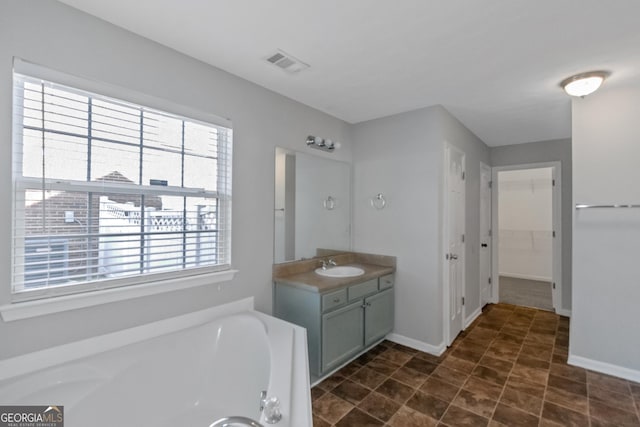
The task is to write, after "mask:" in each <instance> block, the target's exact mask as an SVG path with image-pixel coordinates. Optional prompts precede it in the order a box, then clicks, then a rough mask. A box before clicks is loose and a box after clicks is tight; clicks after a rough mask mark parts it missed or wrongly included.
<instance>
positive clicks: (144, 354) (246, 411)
mask: <svg viewBox="0 0 640 427" xmlns="http://www.w3.org/2000/svg"><path fill="white" fill-rule="evenodd" d="M262 391H266V396H267V397H274V396H275V397H277V398H278V399H279V400H280V411H281V413H282V419H281V420H280V421H279V422H277V423H275V424H268V423H267V422H266V420H265V417H264V414H262V413H261V411H260V400H261V392H262ZM0 405H63V406H64V417H65V426H66V427H76V426H77V427H85V426H104V427H107V426H109V427H111V426H114V425H118V426H123V427H124V426H131V427H145V426H164V427H176V426H181V427H192V426H193V427H196V426H203V427H209V425H211V424H212V423H213V422H215V421H217V420H219V419H220V418H224V417H230V416H242V417H247V418H249V419H253V420H255V421H258V422H260V423H261V424H263V425H264V426H269V425H274V426H277V427H294V426H295V427H311V426H312V420H311V399H310V392H309V372H308V363H307V344H306V331H305V330H304V329H303V328H300V327H298V326H295V325H292V324H290V323H287V322H284V321H282V320H280V319H276V318H274V317H271V316H268V315H265V314H263V313H259V312H256V311H254V310H253V300H252V299H251V298H249V299H246V300H241V301H238V302H234V303H231V304H227V305H224V306H221V307H215V308H212V309H209V310H204V311H200V312H196V313H190V314H187V315H184V316H180V317H176V318H172V319H167V320H162V321H159V322H154V323H151V324H147V325H143V326H139V327H136V328H132V329H127V330H124V331H119V332H115V333H111V334H108V335H103V336H99V337H95V338H90V339H87V340H83V341H78V342H75V343H71V344H65V345H62V346H59V347H54V348H50V349H46V350H43V351H39V352H35V353H30V354H26V355H23V356H19V357H16V358H12V359H7V360H4V361H0ZM232 425H234V426H235V425H236V424H232Z"/></svg>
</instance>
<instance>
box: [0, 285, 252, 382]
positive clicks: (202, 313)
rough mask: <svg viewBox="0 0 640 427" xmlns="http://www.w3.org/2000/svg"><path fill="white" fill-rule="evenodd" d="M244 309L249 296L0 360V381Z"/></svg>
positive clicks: (249, 303)
mask: <svg viewBox="0 0 640 427" xmlns="http://www.w3.org/2000/svg"><path fill="white" fill-rule="evenodd" d="M247 311H250V312H252V313H258V312H257V311H255V309H254V299H253V297H248V298H244V299H241V300H237V301H233V302H230V303H226V304H223V305H219V306H215V307H211V308H207V309H204V310H199V311H194V312H191V313H187V314H183V315H179V316H175V317H170V318H167V319H162V320H158V321H155V322H150V323H145V324H142V325H139V326H134V327H132V328H127V329H121V330H118V331H114V332H109V333H107V334H103V335H97V336H95V337H90V338H85V339H83V340H79V341H74V342H70V343H67V344H61V345H58V346H53V347H49V348H46V349H43V350H38V351H34V352H31V353H25V354H21V355H18V356H14V357H11V358H8V359H4V360H0V382H2V381H6V380H10V379H12V378H16V377H19V376H22V375H26V374H29V373H33V372H37V371H40V370H43V369H47V368H51V367H54V366H57V365H60V364H63V363H67V362H73V361H75V360H79V359H83V358H86V357H90V356H93V355H95V354H98V353H103V352H106V351H109V350H113V349H116V348H120V347H124V346H126V345H130V344H135V343H138V342H141V341H145V340H148V339H152V338H156V337H159V336H162V335H167V334H170V333H173V332H178V331H181V330H184V329H188V328H192V327H195V326H199V325H203V324H205V323H209V322H211V321H214V320H216V319H218V318H221V317H225V316H230V315H232V314H236V313H240V312H247Z"/></svg>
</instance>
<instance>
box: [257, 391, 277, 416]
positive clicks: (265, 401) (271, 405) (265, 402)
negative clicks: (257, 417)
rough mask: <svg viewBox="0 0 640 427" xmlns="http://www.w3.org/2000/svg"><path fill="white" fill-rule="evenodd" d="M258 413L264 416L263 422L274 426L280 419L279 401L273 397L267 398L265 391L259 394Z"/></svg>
mask: <svg viewBox="0 0 640 427" xmlns="http://www.w3.org/2000/svg"><path fill="white" fill-rule="evenodd" d="M260 412H262V413H263V415H264V421H265V422H266V423H269V424H275V423H277V422H278V421H280V420H281V419H282V412H280V400H279V399H278V398H277V397H275V396H273V397H267V391H266V390H263V391H262V392H261V393H260Z"/></svg>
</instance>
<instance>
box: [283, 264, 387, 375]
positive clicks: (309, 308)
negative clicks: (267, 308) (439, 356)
mask: <svg viewBox="0 0 640 427" xmlns="http://www.w3.org/2000/svg"><path fill="white" fill-rule="evenodd" d="M393 310H394V298H393V274H387V275H384V276H381V277H377V278H374V279H370V280H366V281H364V282H360V283H353V284H350V285H348V286H345V287H342V288H340V289H334V290H331V291H328V292H324V293H321V292H318V291H317V290H316V289H313V288H312V287H299V286H295V285H292V284H288V283H281V282H278V281H276V282H275V287H274V315H275V316H276V317H279V318H281V319H284V320H287V321H290V322H292V323H296V324H298V325H300V326H303V327H305V328H306V329H307V341H308V345H309V370H310V371H311V374H312V375H314V376H315V377H321V376H322V375H324V374H326V373H328V372H330V371H331V370H333V369H335V368H337V367H338V366H340V365H341V364H343V363H345V362H347V361H348V360H349V359H350V358H352V357H354V356H355V355H357V354H359V353H361V352H362V351H364V350H365V349H367V348H368V347H371V346H372V345H374V344H376V343H377V342H379V341H380V340H382V339H383V338H384V337H385V336H386V335H387V334H388V333H390V332H391V331H392V330H393V318H394V315H393V314H394V313H393Z"/></svg>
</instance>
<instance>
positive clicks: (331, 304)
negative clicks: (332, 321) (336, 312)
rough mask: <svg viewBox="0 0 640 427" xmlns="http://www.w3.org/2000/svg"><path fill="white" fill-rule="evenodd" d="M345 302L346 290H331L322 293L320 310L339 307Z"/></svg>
mask: <svg viewBox="0 0 640 427" xmlns="http://www.w3.org/2000/svg"><path fill="white" fill-rule="evenodd" d="M346 302H347V290H346V289H340V290H339V291H335V292H331V293H329V294H326V295H322V311H323V312H324V311H327V310H331V309H332V308H336V307H340V306H341V305H343V304H345V303H346Z"/></svg>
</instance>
